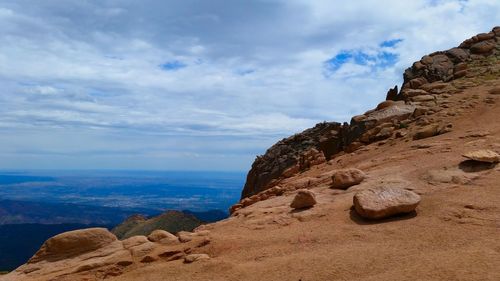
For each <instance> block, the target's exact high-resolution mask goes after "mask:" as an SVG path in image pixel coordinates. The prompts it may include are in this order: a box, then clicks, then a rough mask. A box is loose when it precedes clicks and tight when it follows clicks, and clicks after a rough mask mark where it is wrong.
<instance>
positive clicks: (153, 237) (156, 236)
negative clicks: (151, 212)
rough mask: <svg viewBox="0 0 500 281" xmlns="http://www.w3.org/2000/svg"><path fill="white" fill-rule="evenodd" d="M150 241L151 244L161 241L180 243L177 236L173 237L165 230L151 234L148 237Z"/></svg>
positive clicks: (158, 230)
mask: <svg viewBox="0 0 500 281" xmlns="http://www.w3.org/2000/svg"><path fill="white" fill-rule="evenodd" d="M148 240H149V241H151V242H160V241H162V242H163V241H164V242H167V241H172V242H178V241H179V240H178V239H177V236H175V235H173V234H172V233H169V232H167V231H165V230H161V229H157V230H154V231H153V232H151V234H149V235H148Z"/></svg>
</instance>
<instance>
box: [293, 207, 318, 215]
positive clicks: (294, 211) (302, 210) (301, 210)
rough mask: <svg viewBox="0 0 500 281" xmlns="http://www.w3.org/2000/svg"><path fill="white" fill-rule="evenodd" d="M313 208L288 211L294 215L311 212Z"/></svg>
mask: <svg viewBox="0 0 500 281" xmlns="http://www.w3.org/2000/svg"><path fill="white" fill-rule="evenodd" d="M313 207H314V206H312V207H306V208H300V209H293V210H291V211H290V214H296V213H302V212H304V211H307V210H311V209H312V208H313Z"/></svg>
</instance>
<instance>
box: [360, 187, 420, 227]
mask: <svg viewBox="0 0 500 281" xmlns="http://www.w3.org/2000/svg"><path fill="white" fill-rule="evenodd" d="M353 203H354V208H355V210H356V212H357V213H358V214H359V215H360V216H362V217H364V218H368V219H383V218H387V217H390V216H393V215H397V214H402V213H410V212H412V211H414V210H415V208H416V207H417V206H418V204H419V203H420V196H419V195H418V194H416V193H415V192H412V191H409V190H406V189H402V188H399V187H376V188H370V189H366V190H362V191H360V192H358V193H356V195H354V198H353Z"/></svg>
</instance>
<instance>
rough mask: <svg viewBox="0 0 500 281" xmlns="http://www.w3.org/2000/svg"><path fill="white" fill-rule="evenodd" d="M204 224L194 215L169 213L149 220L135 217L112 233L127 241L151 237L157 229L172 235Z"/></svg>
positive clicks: (177, 212)
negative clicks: (131, 238)
mask: <svg viewBox="0 0 500 281" xmlns="http://www.w3.org/2000/svg"><path fill="white" fill-rule="evenodd" d="M202 223H203V222H202V221H201V220H199V219H198V218H196V217H195V216H194V215H192V214H187V213H184V212H179V211H167V212H165V213H163V214H160V215H158V216H155V217H152V218H149V219H147V218H145V217H144V216H141V215H134V216H132V217H129V218H128V219H126V220H125V221H124V222H123V223H121V224H119V225H118V226H116V227H115V228H113V230H111V232H112V233H114V234H115V235H116V237H118V238H119V239H125V238H129V237H132V236H135V235H149V234H150V233H151V232H152V231H153V230H155V229H163V230H166V231H168V232H170V233H176V232H179V231H192V230H193V229H195V228H196V227H198V226H200V225H201V224H202Z"/></svg>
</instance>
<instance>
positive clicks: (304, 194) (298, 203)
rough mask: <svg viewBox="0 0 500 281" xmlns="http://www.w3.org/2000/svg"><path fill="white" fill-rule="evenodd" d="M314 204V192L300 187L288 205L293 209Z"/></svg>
mask: <svg viewBox="0 0 500 281" xmlns="http://www.w3.org/2000/svg"><path fill="white" fill-rule="evenodd" d="M314 205H316V196H315V195H314V192H312V191H310V190H307V189H300V190H299V191H298V192H297V195H295V197H294V198H293V201H292V203H291V204H290V207H292V208H294V209H304V208H310V207H312V206H314Z"/></svg>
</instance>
